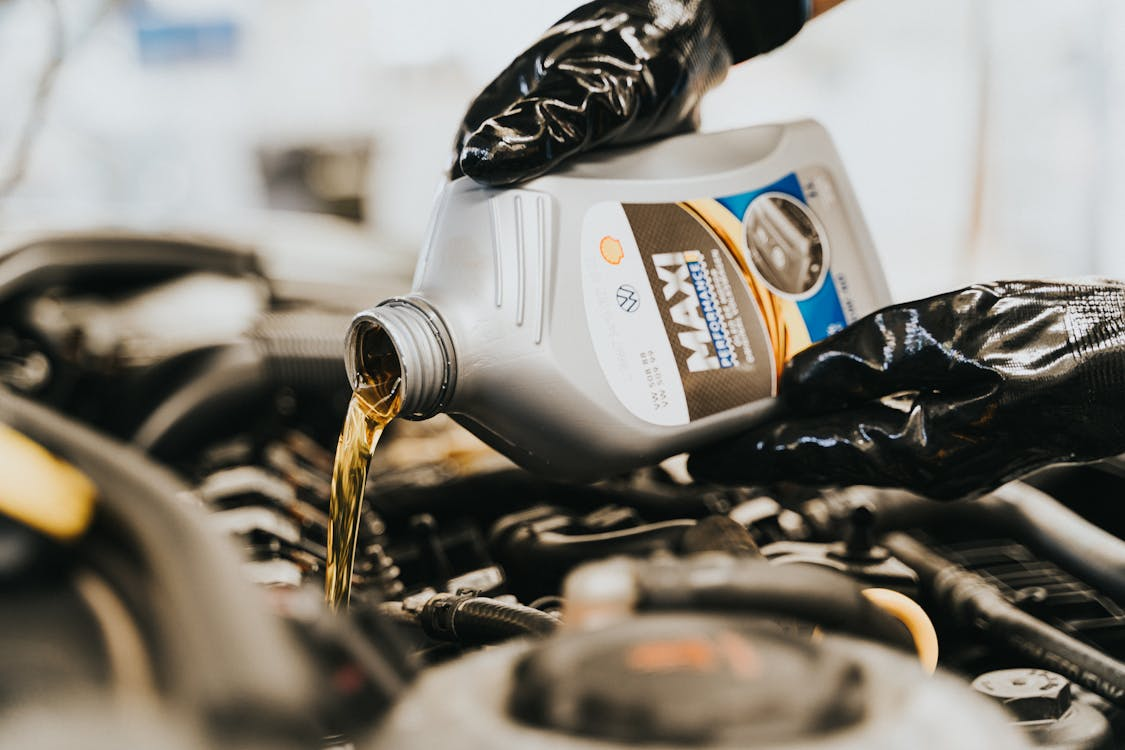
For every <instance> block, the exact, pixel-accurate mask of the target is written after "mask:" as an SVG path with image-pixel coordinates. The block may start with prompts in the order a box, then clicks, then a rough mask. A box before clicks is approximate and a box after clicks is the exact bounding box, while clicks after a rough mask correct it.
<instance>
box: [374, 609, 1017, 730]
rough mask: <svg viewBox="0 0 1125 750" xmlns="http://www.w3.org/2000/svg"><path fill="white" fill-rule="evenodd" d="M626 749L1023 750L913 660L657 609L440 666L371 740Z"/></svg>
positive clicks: (984, 704) (976, 703) (979, 708)
mask: <svg viewBox="0 0 1125 750" xmlns="http://www.w3.org/2000/svg"><path fill="white" fill-rule="evenodd" d="M939 709H940V710H939ZM435 717H440V720H435ZM951 717H956V718H955V720H951ZM626 742H639V743H645V744H646V746H647V745H648V744H650V743H651V744H652V745H659V746H660V747H662V748H666V749H667V750H675V749H676V748H685V747H692V748H731V749H733V748H741V749H742V750H748V749H749V748H755V749H758V748H781V747H784V748H786V750H814V749H818V750H845V749H847V750H860V749H862V750H891V748H894V749H895V750H900V749H901V748H904V747H927V748H935V749H944V748H948V749H949V750H953V749H954V748H956V750H985V749H986V748H987V750H1014V749H1015V748H1026V747H1027V744H1026V742H1025V741H1024V739H1023V738H1022V737H1021V736H1020V734H1019V733H1018V732H1017V731H1015V730H1013V729H1012V728H1011V727H1009V726H1008V725H1007V721H1006V719H1005V717H1004V716H1003V715H1002V713H1001V712H1000V711H999V710H998V709H997V708H996V707H994V706H991V705H989V703H988V701H986V700H984V699H982V698H980V696H976V695H974V694H973V693H972V691H971V690H969V689H968V688H967V687H966V686H965V685H964V684H960V683H958V682H956V681H955V680H952V679H951V678H949V677H945V676H943V675H938V676H936V677H934V678H926V677H924V676H923V673H922V671H921V669H919V667H918V665H917V662H915V661H914V660H913V659H912V658H911V657H908V656H905V655H903V654H900V653H896V652H894V651H892V650H888V649H886V648H884V647H881V646H878V645H876V644H872V643H869V642H863V641H856V640H853V639H848V638H840V637H835V636H828V637H826V638H824V639H823V640H822V641H821V642H819V643H811V642H810V641H808V640H807V639H804V640H802V639H800V638H799V637H797V636H794V635H787V634H785V633H783V632H781V631H780V630H779V629H778V628H777V627H776V626H773V625H771V624H770V623H766V622H761V621H754V620H750V619H746V618H729V617H718V616H707V615H648V616H644V617H639V618H635V619H631V620H627V621H625V622H622V623H619V624H617V625H615V626H611V627H609V628H606V629H603V630H598V631H591V632H570V633H565V634H562V635H559V636H556V637H553V638H549V639H547V640H545V641H538V642H521V643H513V644H506V645H503V646H498V647H496V648H493V649H490V650H487V651H484V652H481V653H478V654H474V655H471V656H468V657H466V658H463V659H461V660H458V661H456V662H454V663H452V664H449V665H446V666H444V667H438V668H435V669H433V670H431V671H429V672H427V673H426V674H424V675H423V676H422V677H421V678H420V679H419V681H418V682H417V683H416V684H415V685H414V686H413V687H412V688H411V690H410V691H408V693H407V694H406V696H405V697H404V699H403V700H402V701H400V702H399V704H398V705H397V706H396V707H395V709H393V710H392V712H391V713H390V714H389V715H388V718H387V719H386V720H385V721H384V723H383V725H382V729H381V731H380V733H379V734H378V735H376V737H375V738H373V740H372V742H371V743H370V744H369V745H362V744H361V745H360V746H361V747H373V748H379V749H380V750H389V749H390V748H394V749H395V750H413V749H415V748H419V749H420V748H431V747H456V748H459V750H484V749H485V748H489V749H490V750H491V748H498V747H504V748H507V747H512V748H517V747H528V748H530V747H534V748H537V750H576V749H577V748H585V749H586V750H603V749H604V750H610V749H611V748H613V749H618V750H619V749H620V748H622V747H624V746H625V745H624V744H623V743H626Z"/></svg>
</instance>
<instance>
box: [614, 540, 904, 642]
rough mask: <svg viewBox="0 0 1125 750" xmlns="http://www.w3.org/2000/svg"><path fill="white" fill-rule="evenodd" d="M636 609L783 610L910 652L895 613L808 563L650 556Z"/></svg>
mask: <svg viewBox="0 0 1125 750" xmlns="http://www.w3.org/2000/svg"><path fill="white" fill-rule="evenodd" d="M636 586H637V604H636V606H637V608H638V609H641V610H684V611H692V612H698V611H712V612H728V613H731V612H754V613H758V614H765V615H770V614H774V615H782V616H786V617H792V618H795V619H798V620H803V621H805V622H808V623H811V624H814V625H823V626H824V627H826V628H830V629H832V630H836V631H839V632H842V633H849V634H851V635H857V636H859V637H861V638H870V639H874V640H877V641H881V642H884V643H889V644H892V645H894V646H897V647H899V648H902V649H903V650H906V651H911V652H913V650H914V639H913V638H912V637H911V635H910V633H909V631H908V630H907V629H906V628H905V626H904V625H903V624H902V623H901V622H900V621H899V620H898V619H896V618H895V617H892V616H891V615H889V614H887V613H886V612H884V611H883V610H882V609H880V608H879V607H878V606H876V605H875V604H873V603H871V602H870V601H869V600H868V599H867V597H865V596H864V595H863V592H862V589H861V587H860V586H859V585H858V584H856V582H855V581H853V580H852V579H851V578H848V577H847V576H844V575H842V574H840V573H837V572H835V571H832V570H827V569H825V568H821V567H819V566H812V565H771V564H769V563H767V562H766V561H764V560H755V559H752V558H734V557H729V556H722V557H700V558H697V559H695V560H688V561H669V562H665V561H651V562H644V563H641V564H639V565H638V567H637V568H636Z"/></svg>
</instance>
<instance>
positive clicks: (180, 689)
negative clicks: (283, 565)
mask: <svg viewBox="0 0 1125 750" xmlns="http://www.w3.org/2000/svg"><path fill="white" fill-rule="evenodd" d="M0 422H4V423H6V424H8V425H10V426H11V427H12V428H14V429H16V430H18V431H19V432H22V433H23V434H25V435H27V436H28V437H30V438H31V439H33V440H35V441H36V442H38V443H40V444H42V445H43V446H44V447H46V448H48V449H49V450H51V451H53V452H55V453H57V454H58V455H59V456H61V457H62V458H64V459H65V460H67V461H69V462H71V463H72V464H74V465H75V466H76V467H77V468H78V469H79V470H81V471H82V472H83V473H84V474H86V476H87V477H89V478H90V480H91V481H92V482H93V483H94V485H95V486H96V487H97V488H98V497H99V510H98V513H99V515H101V516H102V517H104V518H105V519H106V521H107V522H108V523H112V524H113V525H114V526H115V527H116V528H118V529H120V530H121V535H122V538H126V539H130V540H133V544H135V546H136V550H137V556H138V558H139V560H140V561H141V564H142V565H143V566H144V568H145V569H146V570H147V571H148V576H149V579H150V580H151V586H152V588H153V591H154V592H157V593H154V594H153V596H154V597H157V599H156V600H157V601H159V602H160V603H161V606H160V607H158V608H156V610H155V611H156V612H157V613H158V616H159V617H160V621H159V622H158V623H157V624H156V630H155V632H156V633H158V634H160V640H159V646H160V648H161V649H163V653H164V656H165V657H166V658H167V659H168V660H169V663H168V664H167V665H166V669H165V671H166V672H167V673H168V674H169V675H171V677H172V683H171V685H170V687H171V690H172V692H173V697H174V698H175V700H176V702H177V705H179V706H180V707H182V708H184V709H185V710H188V711H192V710H195V711H199V712H200V714H201V715H204V716H208V717H210V719H211V720H212V722H214V725H215V726H221V727H222V728H223V729H224V730H232V729H235V728H236V727H239V728H240V729H241V730H245V731H247V732H251V733H252V732H253V731H254V728H262V729H265V728H266V727H273V728H275V729H278V728H281V727H284V729H282V730H281V731H282V732H283V733H286V734H289V733H291V734H292V735H293V742H294V744H308V743H305V742H304V739H307V740H308V741H309V742H312V741H314V739H315V737H309V736H308V734H309V733H310V732H309V727H308V726H307V725H306V724H305V723H303V722H305V721H306V720H307V719H308V718H309V706H312V705H314V701H315V695H314V694H313V693H312V690H311V686H312V685H313V684H314V683H313V680H312V670H311V667H310V665H309V664H308V663H307V662H306V661H305V657H304V656H303V654H302V653H301V652H300V651H299V650H298V649H297V647H296V644H295V642H294V641H293V639H292V637H291V636H290V634H289V633H288V632H287V631H285V630H284V629H283V627H282V624H281V622H280V621H279V620H277V619H275V618H273V617H272V616H270V614H269V613H268V610H267V607H266V606H265V602H264V601H262V600H261V599H260V598H259V595H258V594H257V592H255V591H254V590H253V589H252V588H251V587H250V585H249V584H248V583H247V582H246V581H244V580H243V579H242V578H241V577H240V576H239V575H238V569H239V558H238V556H237V554H236V553H235V551H234V549H233V547H231V546H230V544H229V543H228V542H227V541H226V540H225V539H223V538H221V537H219V536H218V535H216V534H215V533H214V532H213V531H211V530H210V529H208V528H207V527H206V526H205V524H204V523H203V519H202V518H201V516H200V515H199V512H200V511H197V510H195V509H194V507H193V506H194V504H195V503H196V502H197V501H193V499H192V498H193V496H192V495H191V493H190V490H189V489H188V488H187V486H186V485H184V484H183V483H182V482H181V481H180V480H179V479H178V478H177V477H176V476H174V475H173V474H172V473H170V472H169V471H167V470H166V469H164V468H163V467H161V466H159V465H158V464H156V463H153V462H152V461H151V460H150V459H148V458H147V457H146V456H144V455H143V454H141V453H139V452H138V451H136V449H134V448H133V447H131V446H128V445H125V444H123V443H120V442H118V441H116V440H114V439H112V438H110V437H108V436H106V435H104V434H101V433H98V432H95V431H94V430H92V429H90V428H89V427H86V426H84V425H82V424H79V423H78V422H75V421H74V420H71V419H69V418H67V417H65V416H63V415H61V414H59V413H57V412H54V411H52V410H50V409H48V408H46V407H43V406H40V405H39V404H36V403H33V402H31V401H29V400H27V399H25V398H23V397H21V396H17V395H15V394H13V393H11V392H10V391H8V390H7V389H6V388H0ZM240 722H241V724H240ZM302 738H304V739H302ZM284 745H285V746H288V745H289V743H288V742H286V743H284Z"/></svg>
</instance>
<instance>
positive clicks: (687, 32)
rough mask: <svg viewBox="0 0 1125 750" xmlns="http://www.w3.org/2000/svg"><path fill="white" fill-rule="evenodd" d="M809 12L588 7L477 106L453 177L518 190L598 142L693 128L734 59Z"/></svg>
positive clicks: (739, 4) (665, 2)
mask: <svg viewBox="0 0 1125 750" xmlns="http://www.w3.org/2000/svg"><path fill="white" fill-rule="evenodd" d="M805 12H806V8H805V0H648V1H647V2H642V1H640V0H636V1H633V2H629V1H628V0H619V1H617V2H592V3H589V4H587V5H583V6H582V7H581V8H579V9H577V10H575V11H574V12H573V13H571V14H570V15H568V16H566V17H565V18H563V19H562V20H561V21H559V22H558V23H557V24H555V25H554V26H553V27H551V28H550V29H548V30H547V32H546V33H545V34H544V35H543V37H542V38H541V39H540V40H539V41H537V42H536V43H535V44H533V45H532V46H531V47H530V48H529V49H527V50H526V51H525V52H524V53H523V54H521V55H520V56H519V57H517V58H516V60H515V61H514V62H513V63H512V64H511V65H510V66H509V67H508V68H507V69H506V70H505V71H504V72H503V73H501V74H500V75H499V77H497V78H496V80H494V81H493V82H492V83H490V84H489V85H488V86H487V87H486V88H485V89H484V91H483V92H481V94H480V95H479V96H478V97H477V99H476V101H474V102H473V103H472V105H470V107H469V111H468V112H467V113H466V114H465V119H464V122H463V123H462V124H461V129H460V132H459V133H458V135H457V141H456V143H455V146H454V150H455V158H456V162H457V165H456V166H454V168H453V170H452V174H453V176H454V177H457V176H459V175H460V173H461V172H462V171H463V173H464V174H467V175H469V176H470V177H472V178H473V179H475V180H477V181H479V182H483V183H486V184H490V185H508V184H512V183H515V182H519V181H522V180H526V179H530V178H531V177H535V176H537V175H540V174H542V173H544V172H546V171H548V170H550V169H552V168H553V167H555V166H556V165H557V164H559V163H560V162H562V161H563V160H565V159H567V158H569V157H571V156H573V155H575V154H578V153H581V152H583V151H587V150H589V149H591V148H594V147H597V146H601V145H606V144H624V143H631V142H636V141H641V140H645V139H648V138H655V137H659V136H665V135H669V134H672V133H676V132H681V131H684V130H689V129H694V128H695V127H697V126H698V120H699V114H698V106H699V101H700V99H701V98H702V96H703V94H704V93H705V92H706V91H707V90H708V89H710V88H712V87H713V86H715V85H716V84H717V83H719V82H720V81H721V80H722V79H723V78H724V77H725V76H726V72H727V69H728V68H730V66H731V64H732V63H734V62H740V61H741V60H744V59H747V58H749V57H752V56H753V55H755V54H758V53H761V52H766V51H768V50H770V49H773V48H774V47H777V46H778V45H780V44H782V43H783V42H785V41H786V40H787V39H789V38H790V37H792V36H793V35H794V34H796V33H797V31H798V30H800V28H801V25H802V24H803V23H804V21H805Z"/></svg>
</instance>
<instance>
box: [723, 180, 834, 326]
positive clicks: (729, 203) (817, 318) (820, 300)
mask: <svg viewBox="0 0 1125 750" xmlns="http://www.w3.org/2000/svg"><path fill="white" fill-rule="evenodd" d="M762 193H785V194H786V195H789V196H792V197H793V198H796V199H797V200H799V201H801V202H802V203H804V204H805V205H808V201H806V200H805V192H804V191H803V190H801V182H800V180H798V179H797V175H796V173H794V172H790V173H789V174H787V175H786V176H785V177H782V178H781V179H780V180H778V181H777V182H775V183H773V184H772V185H767V186H765V187H764V188H761V189H759V190H751V191H750V192H747V193H739V194H738V195H729V196H726V197H725V198H716V200H717V201H718V202H719V203H720V204H722V205H723V206H725V207H726V208H727V210H728V211H730V212H731V213H732V214H734V215H735V217H736V218H737V219H738V220H739V221H742V219H743V217H744V216H745V215H746V209H747V208H748V207H749V206H750V203H751V201H753V200H754V199H755V198H757V197H758V196H759V195H761V194H762ZM797 309H798V310H800V311H801V317H802V318H804V319H805V326H806V327H807V328H808V329H809V338H810V339H812V340H813V341H814V342H815V341H820V340H821V339H823V338H826V337H827V336H830V335H831V334H833V333H836V332H837V331H839V330H842V329H843V328H844V326H846V325H847V319H846V318H845V317H844V308H843V306H842V305H841V304H840V295H839V293H838V292H837V290H836V282H835V281H833V280H832V268H831V266H830V267H829V269H828V277H827V278H826V279H825V280H824V284H823V285H822V286H821V287H820V289H819V291H817V293H816V294H814V295H813V296H811V297H809V298H808V299H804V300H801V301H799V302H797Z"/></svg>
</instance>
